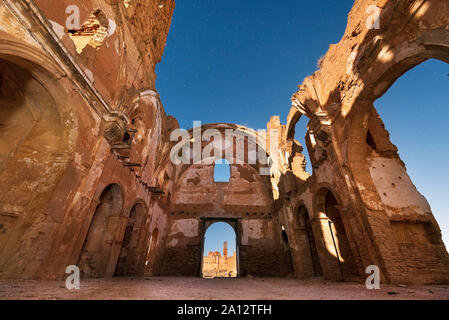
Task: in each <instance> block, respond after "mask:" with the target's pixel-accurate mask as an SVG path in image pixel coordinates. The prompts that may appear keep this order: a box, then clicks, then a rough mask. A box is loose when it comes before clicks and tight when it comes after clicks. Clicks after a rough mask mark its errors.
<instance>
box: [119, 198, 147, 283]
mask: <svg viewBox="0 0 449 320" xmlns="http://www.w3.org/2000/svg"><path fill="white" fill-rule="evenodd" d="M146 218H147V209H146V206H145V204H144V203H143V202H142V201H136V203H135V204H134V205H133V206H132V208H131V210H130V211H129V217H128V223H127V225H126V229H125V234H124V236H123V242H122V247H121V250H120V256H119V259H118V262H117V267H116V269H115V274H114V275H115V276H136V275H142V274H143V271H144V270H143V269H144V267H145V260H144V258H145V242H146V237H147V235H146V232H145V226H146V220H147V219H146Z"/></svg>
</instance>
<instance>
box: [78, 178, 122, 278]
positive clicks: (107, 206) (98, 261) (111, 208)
mask: <svg viewBox="0 0 449 320" xmlns="http://www.w3.org/2000/svg"><path fill="white" fill-rule="evenodd" d="M123 201H124V197H123V192H122V189H121V187H120V186H119V185H118V184H111V185H109V186H107V187H106V188H105V189H104V190H103V192H102V193H101V195H100V197H99V200H98V205H97V207H96V209H95V212H94V215H93V218H92V221H91V224H90V227H89V230H88V232H87V235H86V238H85V240H84V244H83V248H82V250H81V254H80V258H79V263H78V266H79V268H80V271H81V275H82V276H84V277H90V278H99V277H104V276H112V275H113V274H114V271H115V269H116V264H117V258H118V254H114V252H113V251H117V250H115V249H117V248H116V244H117V243H119V244H121V240H122V239H121V232H120V229H121V220H122V218H123V217H121V215H122V210H123ZM118 250H120V248H118Z"/></svg>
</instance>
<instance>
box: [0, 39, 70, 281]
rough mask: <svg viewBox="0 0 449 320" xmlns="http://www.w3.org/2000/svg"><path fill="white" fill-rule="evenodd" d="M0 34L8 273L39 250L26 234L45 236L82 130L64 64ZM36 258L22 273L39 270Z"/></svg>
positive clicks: (0, 169) (0, 207) (1, 181)
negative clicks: (61, 67) (67, 86)
mask: <svg viewBox="0 0 449 320" xmlns="http://www.w3.org/2000/svg"><path fill="white" fill-rule="evenodd" d="M0 36H1V37H2V38H1V39H0V269H1V271H0V275H5V276H6V275H12V274H14V273H15V272H17V270H18V268H17V266H18V265H20V264H24V263H23V261H21V259H20V256H30V255H34V254H36V252H37V250H36V248H35V247H33V245H30V244H29V243H28V242H23V241H21V239H22V238H24V237H27V238H33V239H37V238H41V237H43V236H45V233H42V232H41V229H42V228H44V227H45V223H46V222H44V221H43V214H44V213H45V212H46V210H47V208H48V205H49V203H50V201H51V199H52V196H53V193H54V191H55V189H56V187H57V185H58V183H59V182H60V181H61V178H62V176H63V173H64V172H65V169H66V168H67V166H68V165H69V163H70V158H71V154H72V153H73V150H74V146H75V143H76V141H77V138H78V132H77V117H76V112H73V108H74V106H73V105H71V103H72V102H71V101H70V99H69V98H68V94H67V92H66V90H65V88H64V87H63V86H62V84H61V81H60V80H58V79H57V78H58V77H59V75H60V71H59V69H58V68H57V67H55V66H54V65H53V63H52V62H50V61H49V60H48V58H47V57H46V56H44V55H43V54H40V53H39V50H37V49H36V48H31V47H28V46H27V45H26V44H24V43H23V42H20V41H18V40H17V39H11V37H9V36H7V35H3V34H1V32H0ZM48 217H49V219H53V221H55V219H56V220H58V221H60V218H59V217H55V216H53V214H49V215H48ZM47 221H50V220H48V219H47ZM30 226H31V227H30ZM25 243H28V245H25ZM34 243H38V241H35V242H34ZM30 259H32V260H33V258H32V257H31V256H30ZM33 261H34V263H27V264H26V265H24V266H23V270H22V276H24V275H26V276H32V275H33V274H34V273H35V272H38V268H39V264H40V261H39V259H34V260H33Z"/></svg>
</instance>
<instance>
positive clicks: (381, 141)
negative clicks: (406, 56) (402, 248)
mask: <svg viewBox="0 0 449 320" xmlns="http://www.w3.org/2000/svg"><path fill="white" fill-rule="evenodd" d="M448 74H449V64H447V63H444V62H442V61H439V60H428V61H426V62H423V63H421V64H420V65H418V66H416V67H414V68H413V69H411V70H409V71H408V72H407V73H405V74H404V75H402V76H401V77H400V78H399V79H398V80H396V82H395V83H394V84H393V85H392V86H391V87H390V88H389V89H388V91H387V92H386V93H385V94H384V95H383V96H382V97H380V98H379V99H378V100H377V101H375V108H376V109H375V110H373V115H372V116H371V117H372V118H374V120H370V122H372V121H376V116H377V113H378V114H379V116H380V117H379V116H377V117H379V120H377V121H380V122H381V123H382V127H383V128H384V129H383V130H378V132H375V131H371V132H370V135H371V138H367V140H368V139H369V140H373V141H374V142H375V144H376V145H378V149H382V150H380V152H378V153H377V155H378V156H379V155H380V156H383V157H387V158H388V157H389V156H390V157H391V152H390V154H389V153H385V152H382V151H384V149H385V147H384V146H385V145H390V146H391V145H393V144H392V143H394V145H396V146H397V148H396V146H394V145H393V150H395V151H397V150H399V155H400V159H401V160H402V161H403V162H404V163H405V164H406V170H407V171H406V174H405V173H404V174H405V175H408V176H409V177H410V179H411V181H413V184H415V186H416V188H417V189H418V191H419V193H421V194H422V195H423V196H424V197H425V198H426V199H427V200H428V202H429V204H430V207H431V210H432V213H433V215H434V217H435V219H436V221H438V223H439V227H440V229H441V232H442V239H443V241H444V243H445V244H446V248H448V246H449V214H448V212H449V203H448V202H447V199H446V197H447V194H448V193H449V182H448V181H449V170H447V164H448V163H449V150H448V148H447V146H448V143H447V142H448V141H449V130H448V126H447V123H448V121H449V109H448V101H449V90H448V88H449V77H448ZM380 119H382V120H380ZM382 121H383V122H382ZM385 128H386V129H385ZM387 130H388V131H387ZM390 139H391V141H390ZM379 146H380V147H379ZM390 149H391V148H390ZM395 156H396V158H397V153H395ZM404 170H405V168H404ZM393 178H394V179H393ZM410 179H409V178H408V177H404V176H402V175H399V174H398V175H396V176H394V177H392V180H391V181H388V182H389V185H391V190H390V191H388V190H386V191H384V192H385V194H386V195H384V194H383V193H382V195H381V196H385V197H390V198H392V197H395V198H398V195H397V192H395V191H396V190H399V189H401V188H403V184H404V181H405V180H407V181H410ZM411 181H410V184H412V182H411ZM408 194H410V192H408ZM414 198H415V199H418V198H420V195H419V194H417V195H416V196H415V197H414ZM400 200H401V199H399V200H398V201H400ZM410 201H413V200H410ZM416 201H418V200H416ZM402 206H403V207H406V205H405V204H404V205H402ZM425 211H426V210H425ZM393 228H394V230H396V231H397V232H395V233H396V235H397V237H398V241H399V242H400V243H414V242H416V241H421V240H419V238H420V237H417V236H413V235H416V234H421V235H422V237H423V238H427V240H428V241H427V242H428V243H439V242H440V241H441V240H438V239H439V238H440V236H439V230H438V226H437V225H436V224H434V223H433V222H427V223H426V224H425V225H420V224H419V223H418V224H417V223H405V222H404V223H401V222H398V221H396V222H393ZM407 234H408V235H409V236H407Z"/></svg>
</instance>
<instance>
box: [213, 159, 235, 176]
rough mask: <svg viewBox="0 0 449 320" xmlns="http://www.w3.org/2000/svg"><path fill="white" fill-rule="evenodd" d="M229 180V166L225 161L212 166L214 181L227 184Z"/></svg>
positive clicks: (218, 161) (219, 161) (216, 162)
mask: <svg viewBox="0 0 449 320" xmlns="http://www.w3.org/2000/svg"><path fill="white" fill-rule="evenodd" d="M230 179H231V166H230V165H229V162H228V161H227V160H225V159H221V160H217V161H215V164H214V181H215V182H229V180H230Z"/></svg>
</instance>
